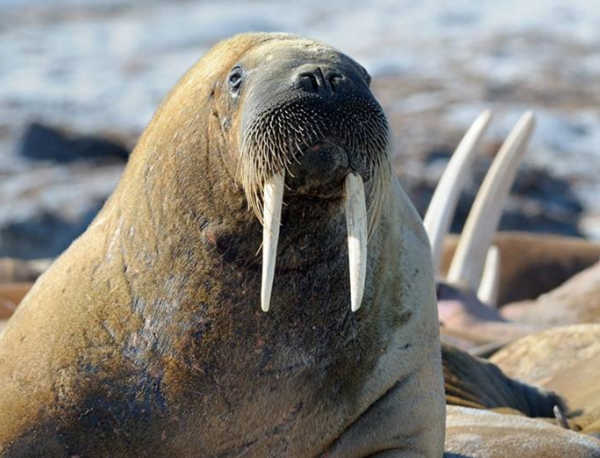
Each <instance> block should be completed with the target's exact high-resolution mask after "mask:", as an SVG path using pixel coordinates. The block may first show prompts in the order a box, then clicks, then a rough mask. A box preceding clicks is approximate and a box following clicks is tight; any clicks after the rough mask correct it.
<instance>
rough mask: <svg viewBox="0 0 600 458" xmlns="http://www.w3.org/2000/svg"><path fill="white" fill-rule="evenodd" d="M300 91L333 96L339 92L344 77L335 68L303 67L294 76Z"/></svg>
mask: <svg viewBox="0 0 600 458" xmlns="http://www.w3.org/2000/svg"><path fill="white" fill-rule="evenodd" d="M293 80H294V82H295V84H296V87H297V88H298V89H301V90H303V91H306V92H311V93H314V94H321V95H332V94H335V93H337V92H338V91H339V89H340V85H341V83H342V82H343V81H344V80H345V78H344V76H343V75H342V74H341V73H340V72H338V71H337V70H335V69H333V68H328V67H320V66H316V65H303V66H302V67H300V68H299V69H298V71H297V73H296V74H295V75H294V77H293Z"/></svg>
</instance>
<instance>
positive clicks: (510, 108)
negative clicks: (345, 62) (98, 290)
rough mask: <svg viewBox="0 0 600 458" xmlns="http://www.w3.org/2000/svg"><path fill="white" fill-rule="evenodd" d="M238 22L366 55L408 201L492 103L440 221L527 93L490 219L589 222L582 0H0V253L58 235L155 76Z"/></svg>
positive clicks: (595, 195) (533, 227) (140, 124)
mask: <svg viewBox="0 0 600 458" xmlns="http://www.w3.org/2000/svg"><path fill="white" fill-rule="evenodd" d="M245 31H286V32H292V33H296V34H300V35H305V36H309V37H312V38H317V39H319V40H322V41H325V42H327V43H329V44H331V45H333V46H335V47H337V48H339V49H340V50H342V51H343V52H345V53H347V54H349V55H350V56H352V57H353V58H355V59H356V60H358V61H359V62H361V63H362V64H363V65H364V66H365V67H366V68H367V69H368V70H369V71H370V72H371V74H372V76H373V90H374V92H375V94H376V96H377V97H378V99H379V101H380V102H381V104H382V105H383V107H384V109H385V111H386V113H387V115H388V117H389V119H390V121H391V125H392V130H393V134H394V139H395V144H394V150H395V156H394V163H395V168H396V172H397V174H398V176H399V177H400V180H401V182H402V185H403V186H404V187H405V189H406V190H407V191H408V193H409V194H410V196H411V197H412V199H413V201H414V202H415V204H416V206H417V207H418V209H419V211H420V212H421V213H422V214H423V212H424V210H425V209H426V207H427V203H428V201H429V199H430V197H431V194H432V192H433V189H434V187H435V185H436V183H437V182H438V180H439V178H440V175H441V173H442V171H443V169H444V167H445V165H446V164H447V161H448V159H449V157H450V155H451V154H452V151H453V150H454V148H455V147H456V145H457V144H458V142H459V141H460V139H461V137H462V135H463V134H464V132H465V131H466V129H467V128H468V127H469V125H470V123H471V122H472V121H473V120H474V119H475V117H476V116H477V114H478V113H480V112H481V111H482V110H483V109H486V108H491V109H492V110H494V113H495V116H494V118H493V120H492V124H491V128H490V130H489V131H488V134H487V135H486V140H485V142H484V144H483V147H482V148H481V152H480V156H479V159H478V161H477V163H476V166H475V171H474V172H473V176H472V177H471V178H470V179H469V183H468V186H467V191H466V192H465V193H464V196H463V197H462V199H461V202H460V204H459V211H458V214H457V218H456V221H455V222H454V225H453V230H454V231H457V230H460V228H461V226H462V224H463V222H464V218H465V216H466V215H467V213H468V210H469V208H470V205H471V202H472V200H473V197H474V194H475V192H476V190H477V187H478V185H479V183H480V182H481V180H482V178H483V175H484V173H485V171H486V170H487V168H488V167H489V164H490V161H491V159H492V158H493V157H494V155H495V153H496V152H497V150H498V148H499V146H500V144H501V142H502V141H503V140H504V138H505V137H506V135H507V134H508V132H509V130H510V129H511V128H512V127H513V125H514V124H515V123H516V121H517V119H518V117H519V116H520V115H521V114H522V113H523V112H524V111H526V110H534V111H535V112H536V114H537V120H538V124H537V129H536V131H535V133H534V137H533V141H532V145H531V147H530V150H529V152H528V154H527V157H526V160H525V163H524V164H523V166H522V167H521V169H520V172H519V175H518V178H517V182H516V184H515V186H514V188H513V192H512V195H511V198H510V200H509V202H508V203H507V207H506V212H505V215H504V217H503V220H502V223H501V227H502V228H503V229H520V230H528V231H536V232H545V233H559V234H566V235H575V236H583V237H588V238H593V239H600V173H599V172H600V112H599V110H598V108H599V103H598V102H599V99H600V52H599V50H600V7H599V6H598V4H597V3H596V2H594V1H592V0H587V1H586V0H504V1H497V0H480V1H477V2H474V1H470V0H452V1H442V0H422V1H414V0H374V1H353V0H327V1H322V0H321V1H315V0H299V1H294V2H283V1H279V2H275V1H270V2H269V1H252V0H244V1H226V0H225V1H224V0H220V1H208V0H200V1H166V0H118V1H117V0H87V1H75V0H52V1H50V0H47V1H44V0H0V256H12V257H20V258H26V259H34V258H41V257H52V256H56V255H58V254H59V253H60V252H62V251H63V250H64V249H65V248H66V247H67V246H68V245H69V243H70V242H71V241H72V240H73V238H75V237H76V236H77V235H78V234H80V233H81V232H82V231H83V230H84V229H85V228H86V227H87V225H88V224H89V222H90V221H91V220H92V218H93V217H94V216H95V214H96V212H97V211H98V210H99V209H100V208H101V206H102V204H103V202H104V201H105V199H106V198H107V197H108V195H109V194H110V193H111V191H112V190H113V188H114V187H115V185H116V183H117V181H118V180H119V177H120V174H121V172H122V170H123V167H124V166H125V164H126V162H127V157H128V154H129V152H130V151H131V150H132V149H133V147H134V146H135V143H136V141H137V138H138V136H139V134H140V132H141V131H142V130H143V128H144V127H145V125H146V124H147V122H148V121H149V119H150V118H151V116H152V114H153V112H154V110H155V109H156V107H157V106H158V104H159V103H160V102H161V100H162V99H163V97H164V96H165V95H166V93H167V92H168V90H169V89H170V88H171V87H172V86H173V85H174V84H175V83H176V81H177V80H178V78H179V77H180V76H181V75H182V74H183V73H184V72H185V71H186V69H188V68H189V67H190V66H191V65H192V64H193V63H194V62H195V61H196V60H198V58H199V57H201V56H202V54H203V53H204V52H205V51H206V50H207V49H208V48H209V47H210V46H211V45H213V44H214V43H215V42H217V41H219V40H221V39H223V38H226V37H229V36H231V35H233V34H235V33H239V32H245Z"/></svg>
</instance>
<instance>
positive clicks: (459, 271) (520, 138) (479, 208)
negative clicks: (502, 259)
mask: <svg viewBox="0 0 600 458" xmlns="http://www.w3.org/2000/svg"><path fill="white" fill-rule="evenodd" d="M534 125H535V121H534V116H533V113H531V112H527V113H525V114H524V115H523V116H521V119H519V122H518V123H517V125H516V126H515V127H514V129H513V130H512V131H511V133H510V135H509V136H508V138H507V139H506V141H505V142H504V144H503V145H502V147H501V148H500V151H499V152H498V156H497V157H496V159H494V162H493V163H492V166H491V167H490V170H489V172H488V173H487V175H486V177H485V179H484V180H483V184H482V185H481V189H480V190H479V192H478V193H477V197H476V198H475V202H474V203H473V208H472V210H471V212H470V213H469V217H468V218H467V221H466V223H465V227H464V229H463V232H462V235H461V237H460V240H459V241H458V246H457V247H456V252H455V254H454V258H453V259H452V263H451V265H450V269H449V271H448V277H447V281H448V282H449V283H451V284H453V285H457V286H460V287H466V288H468V289H469V290H470V291H477V289H478V288H479V281H480V279H481V274H482V271H483V265H484V262H485V257H486V254H487V250H488V248H489V246H490V244H491V241H492V238H493V236H494V233H495V232H496V229H497V227H498V222H499V221H500V216H501V214H502V209H503V207H504V201H505V200H506V197H507V196H508V193H509V192H510V188H511V186H512V184H513V182H514V179H515V175H516V173H517V168H518V166H519V164H520V162H521V159H522V158H523V155H524V154H525V151H526V147H527V143H528V141H529V138H530V137H531V133H532V131H533V127H534Z"/></svg>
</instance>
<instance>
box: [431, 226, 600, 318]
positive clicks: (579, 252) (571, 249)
mask: <svg viewBox="0 0 600 458" xmlns="http://www.w3.org/2000/svg"><path fill="white" fill-rule="evenodd" d="M457 243H458V236H455V235H451V236H448V237H446V240H445V243H444V255H443V261H442V271H443V272H444V273H445V272H446V271H447V269H448V266H449V265H450V261H451V260H452V256H453V255H454V250H455V249H456V245H457ZM493 243H494V245H496V246H497V247H498V249H499V250H500V262H501V266H500V288H499V295H498V305H499V306H502V305H504V304H507V303H510V302H515V301H522V300H526V299H536V298H537V297H538V296H539V295H540V294H544V293H547V292H548V291H551V290H553V289H554V288H557V287H558V286H560V285H561V284H562V283H564V282H565V281H567V280H568V279H569V278H571V277H572V276H573V275H575V274H576V273H578V272H580V271H582V270H584V269H586V268H588V267H590V266H592V265H593V264H595V263H596V262H598V259H600V244H599V243H597V242H592V241H589V240H583V239H579V238H574V237H561V236H556V235H541V234H531V233H525V232H499V233H498V234H496V235H495V236H494V240H493Z"/></svg>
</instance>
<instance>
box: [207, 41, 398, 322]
mask: <svg viewBox="0 0 600 458" xmlns="http://www.w3.org/2000/svg"><path fill="white" fill-rule="evenodd" d="M274 37H276V38H277V40H267V41H263V42H260V43H258V44H255V46H254V47H252V48H251V49H245V50H244V53H243V55H240V58H239V60H236V61H235V63H234V64H233V65H232V67H231V68H230V69H229V71H228V73H227V75H226V76H225V78H224V79H223V80H222V81H219V82H218V83H217V84H216V86H217V87H218V88H219V89H220V91H219V94H218V97H219V99H220V100H218V103H219V104H220V105H221V106H223V105H224V107H223V111H226V112H229V113H234V115H233V116H232V117H231V118H229V117H225V118H224V119H223V120H222V123H221V126H222V129H223V131H224V133H225V135H228V136H229V137H230V142H229V144H234V145H237V148H234V149H233V151H229V153H230V156H229V164H228V165H229V167H230V168H231V171H232V173H233V174H234V176H235V177H236V180H237V182H238V183H240V184H241V186H242V187H243V190H244V193H245V195H246V198H247V202H248V207H249V209H251V210H252V211H253V212H254V213H255V215H256V216H257V218H258V219H259V221H260V222H261V223H262V224H263V279H262V291H261V304H262V308H263V310H264V311H267V310H268V309H269V302H270V296H271V289H272V283H273V277H274V271H275V260H276V254H277V244H278V237H279V226H280V220H281V209H282V205H283V203H284V202H285V201H287V200H290V201H293V200H294V199H295V200H299V199H305V200H306V199H308V200H313V201H314V200H315V199H327V200H329V201H332V200H338V201H339V202H340V205H341V204H342V202H343V204H344V205H345V211H346V220H347V229H348V252H349V258H350V280H351V293H352V294H351V296H352V310H353V311H355V310H357V309H358V308H359V307H360V304H361V300H362V295H363V292H364V282H365V278H366V266H367V234H372V233H373V230H374V228H375V227H376V225H377V221H378V219H379V217H380V216H381V212H382V210H383V208H384V206H385V199H386V196H387V195H388V192H389V186H390V176H391V175H390V174H391V167H390V159H389V151H390V141H389V133H388V125H387V121H386V118H385V115H384V114H383V111H382V109H381V107H380V106H379V104H378V102H377V101H376V100H375V98H374V97H373V94H372V93H371V91H370V89H369V84H370V76H369V74H368V73H367V71H366V70H365V69H364V68H363V67H362V66H361V65H359V64H358V63H356V62H355V61H354V60H352V59H351V58H349V57H347V56H346V55H344V54H342V53H340V52H338V51H336V50H335V49H333V48H331V47H329V46H326V45H324V44H321V43H318V42H315V41H309V40H305V39H299V38H297V37H292V36H287V35H280V34H277V35H274ZM286 38H287V39H286ZM292 40H293V41H292ZM365 184H366V185H367V191H368V192H367V193H366V194H365V189H364V188H365ZM284 188H285V191H284ZM284 194H285V196H284ZM367 201H368V204H367ZM286 203H287V202H286ZM367 208H368V211H367Z"/></svg>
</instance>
